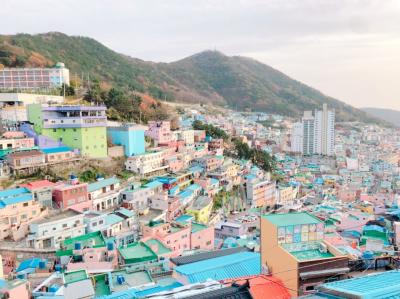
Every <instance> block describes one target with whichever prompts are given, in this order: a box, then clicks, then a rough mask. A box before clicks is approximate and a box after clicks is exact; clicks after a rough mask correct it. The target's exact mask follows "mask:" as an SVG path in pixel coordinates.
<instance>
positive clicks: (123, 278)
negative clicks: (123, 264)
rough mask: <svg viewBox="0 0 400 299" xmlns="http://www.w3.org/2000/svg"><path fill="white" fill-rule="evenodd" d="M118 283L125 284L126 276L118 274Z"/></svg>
mask: <svg viewBox="0 0 400 299" xmlns="http://www.w3.org/2000/svg"><path fill="white" fill-rule="evenodd" d="M117 282H118V284H123V283H124V282H125V277H124V276H123V275H117Z"/></svg>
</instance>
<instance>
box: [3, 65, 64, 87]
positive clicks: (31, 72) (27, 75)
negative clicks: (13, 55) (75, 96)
mask: <svg viewBox="0 0 400 299" xmlns="http://www.w3.org/2000/svg"><path fill="white" fill-rule="evenodd" d="M63 83H65V84H67V85H69V70H68V69H67V68H66V67H65V65H64V63H62V62H58V63H57V64H56V66H55V67H54V68H4V69H1V70H0V90H38V89H39V90H43V89H54V88H60V87H61V86H62V84H63Z"/></svg>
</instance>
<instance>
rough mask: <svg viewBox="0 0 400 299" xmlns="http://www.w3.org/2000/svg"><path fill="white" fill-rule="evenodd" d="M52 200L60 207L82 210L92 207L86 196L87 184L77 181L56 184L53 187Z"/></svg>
mask: <svg viewBox="0 0 400 299" xmlns="http://www.w3.org/2000/svg"><path fill="white" fill-rule="evenodd" d="M53 201H54V204H55V206H56V207H58V208H60V209H73V210H76V211H79V212H84V211H88V210H91V209H92V208H93V207H92V201H91V200H89V196H88V184H86V183H79V182H77V181H71V182H70V183H61V184H59V185H56V186H55V187H54V189H53Z"/></svg>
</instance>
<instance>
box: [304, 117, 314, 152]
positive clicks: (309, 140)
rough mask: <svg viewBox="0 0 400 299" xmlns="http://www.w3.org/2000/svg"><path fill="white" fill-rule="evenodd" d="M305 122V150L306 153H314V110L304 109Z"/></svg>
mask: <svg viewBox="0 0 400 299" xmlns="http://www.w3.org/2000/svg"><path fill="white" fill-rule="evenodd" d="M302 122H303V151H302V153H303V154H304V155H312V154H313V153H314V116H313V115H312V111H304V116H303V118H302Z"/></svg>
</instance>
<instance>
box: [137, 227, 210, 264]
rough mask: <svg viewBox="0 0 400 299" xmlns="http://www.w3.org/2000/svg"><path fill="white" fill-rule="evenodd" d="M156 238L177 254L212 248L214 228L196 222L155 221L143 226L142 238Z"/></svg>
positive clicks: (173, 254) (174, 254)
mask: <svg viewBox="0 0 400 299" xmlns="http://www.w3.org/2000/svg"><path fill="white" fill-rule="evenodd" d="M149 239H157V240H159V241H160V242H161V243H162V244H163V245H164V246H166V247H167V248H169V249H170V250H172V253H171V256H173V257H175V256H179V255H181V254H182V253H183V252H184V251H187V250H193V249H203V250H211V249H213V248H214V228H213V227H208V226H206V225H203V224H198V223H190V222H189V223H177V222H173V223H156V224H148V225H144V226H143V240H144V241H146V240H149Z"/></svg>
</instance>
